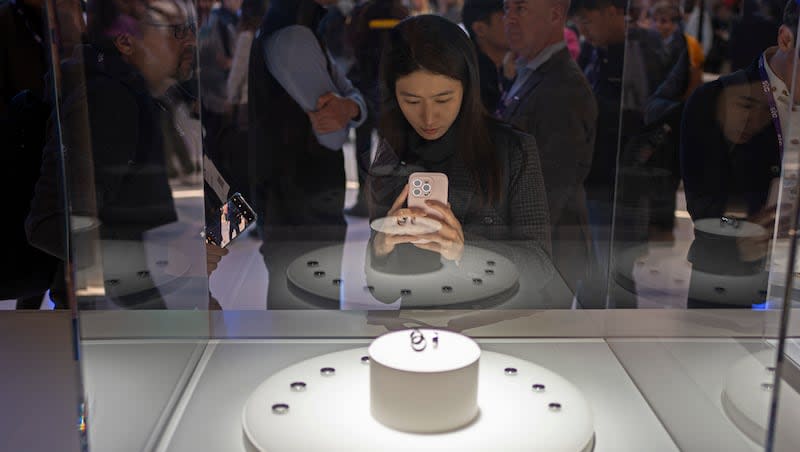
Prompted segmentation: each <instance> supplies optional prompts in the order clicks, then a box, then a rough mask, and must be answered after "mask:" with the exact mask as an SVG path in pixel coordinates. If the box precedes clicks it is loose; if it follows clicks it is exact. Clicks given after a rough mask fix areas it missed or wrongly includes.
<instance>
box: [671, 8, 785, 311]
mask: <svg viewBox="0 0 800 452" xmlns="http://www.w3.org/2000/svg"><path fill="white" fill-rule="evenodd" d="M797 23H798V5H797V3H796V2H795V1H794V0H789V1H788V2H787V3H786V7H785V10H784V14H783V20H782V25H781V26H780V28H779V30H778V33H777V46H771V47H769V48H767V49H765V50H764V49H762V52H761V53H760V54H759V55H758V56H757V57H756V58H754V60H753V61H752V62H751V64H750V65H749V66H748V67H747V68H745V69H740V70H738V71H736V72H733V73H731V74H728V75H725V76H723V77H721V78H719V79H717V80H714V81H712V82H709V83H706V84H705V85H703V86H701V87H700V88H698V89H697V90H696V91H695V92H694V94H692V96H691V97H690V98H689V101H688V103H687V104H686V108H685V112H684V117H683V123H682V132H681V175H682V177H683V184H684V189H685V193H686V206H687V210H688V211H689V214H690V215H691V217H692V220H693V221H694V223H695V234H694V236H695V238H694V242H693V243H692V247H691V248H690V250H689V256H688V260H689V261H690V262H692V272H693V273H692V282H691V284H690V292H689V307H702V308H709V307H740V308H742V307H743V308H750V307H751V306H752V305H753V304H759V303H763V301H764V299H765V295H764V294H766V290H767V285H768V274H767V271H768V269H769V268H770V267H769V265H768V264H767V260H766V258H767V255H768V253H769V250H770V241H771V239H772V236H773V233H775V225H776V215H777V214H778V213H779V209H778V206H777V201H778V196H779V193H778V192H779V191H780V183H779V181H780V177H781V168H782V163H783V152H784V149H786V145H785V143H786V142H787V140H791V141H794V138H793V137H794V136H795V134H796V131H795V130H794V127H793V125H792V124H791V122H792V120H791V116H792V115H793V113H792V111H793V110H794V108H795V106H796V105H797V104H798V103H799V102H800V95H798V94H797V93H796V92H795V93H792V92H791V88H790V87H791V86H792V84H793V81H794V80H795V79H796V78H797V76H798V71H796V69H795V67H794V66H795V64H796V62H795V53H796V47H795V46H796V45H797V40H796V30H797ZM789 134H791V135H789ZM784 202H787V201H784ZM787 220H788V218H786V217H785V216H784V217H783V218H781V225H780V228H779V229H778V231H777V236H778V237H779V238H785V237H787V235H786V233H787V225H788V224H787ZM747 230H750V231H758V232H756V233H755V234H752V233H751V234H747V233H746V231H747ZM731 237H734V238H735V239H731ZM700 272H702V275H703V276H704V280H703V281H702V282H701V281H700V280H698V279H697V278H696V276H698V275H700ZM720 276H721V277H720ZM731 276H734V277H737V290H736V292H735V293H733V291H727V292H726V289H725V286H726V284H727V283H728V282H729V281H730V277H731ZM710 277H719V283H716V281H713V280H712V283H711V287H714V286H718V287H720V288H721V290H720V291H719V294H720V295H722V297H720V296H716V297H709V296H707V292H704V291H703V290H702V287H709V281H708V279H709V278H710ZM696 282H697V284H696ZM695 288H697V290H695Z"/></svg>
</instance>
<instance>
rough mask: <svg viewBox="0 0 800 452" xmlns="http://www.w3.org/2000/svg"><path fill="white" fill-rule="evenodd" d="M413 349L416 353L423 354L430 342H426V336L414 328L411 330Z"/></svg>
mask: <svg viewBox="0 0 800 452" xmlns="http://www.w3.org/2000/svg"><path fill="white" fill-rule="evenodd" d="M410 336H411V348H412V349H414V351H415V352H421V351H423V350H425V347H427V346H428V341H427V340H425V335H423V334H422V331H420V330H418V329H416V328H414V329H413V330H411V335H410Z"/></svg>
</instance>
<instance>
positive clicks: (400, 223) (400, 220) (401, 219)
mask: <svg viewBox="0 0 800 452" xmlns="http://www.w3.org/2000/svg"><path fill="white" fill-rule="evenodd" d="M406 223H408V217H397V225H398V226H405V225H406Z"/></svg>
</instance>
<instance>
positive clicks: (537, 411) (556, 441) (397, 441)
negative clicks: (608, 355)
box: [242, 348, 594, 452]
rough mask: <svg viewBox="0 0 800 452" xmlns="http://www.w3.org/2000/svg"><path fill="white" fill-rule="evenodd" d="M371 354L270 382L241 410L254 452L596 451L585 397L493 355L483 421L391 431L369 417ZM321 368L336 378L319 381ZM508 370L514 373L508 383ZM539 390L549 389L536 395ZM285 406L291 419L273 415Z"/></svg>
mask: <svg viewBox="0 0 800 452" xmlns="http://www.w3.org/2000/svg"><path fill="white" fill-rule="evenodd" d="M366 354H367V349H365V348H358V349H353V350H347V351H343V352H336V353H331V354H328V355H323V356H319V357H316V358H312V359H309V360H306V361H303V362H300V363H298V364H295V365H293V366H290V367H288V368H286V369H284V370H282V371H280V372H278V373H276V374H274V375H272V376H271V377H269V378H268V379H267V380H266V381H264V383H262V384H261V385H260V386H259V387H258V388H257V389H256V390H255V392H254V393H253V394H252V396H251V397H250V399H249V400H248V402H247V403H246V405H245V407H244V412H243V415H242V422H243V426H244V431H245V433H246V435H247V437H248V439H249V440H250V441H251V443H252V445H253V446H254V447H255V448H256V449H257V450H259V451H271V452H276V451H285V450H299V449H302V450H307V451H323V450H330V449H331V448H336V449H338V450H348V451H356V450H358V451H379V450H406V451H407V450H459V451H487V450H503V451H508V450H526V451H570V452H572V451H576V452H577V451H589V450H592V447H593V443H594V440H593V435H594V426H593V417H592V413H591V409H590V407H589V403H588V402H587V401H586V399H585V398H584V397H583V395H582V394H581V392H580V391H579V390H578V389H577V388H576V387H575V386H573V385H572V384H571V383H569V382H568V381H567V380H565V379H564V378H563V377H561V376H559V375H557V374H556V373H554V372H552V371H549V370H547V369H545V368H543V367H541V366H538V365H535V364H533V363H530V362H527V361H524V360H521V359H519V358H514V357H512V356H508V355H502V354H499V353H494V352H484V353H483V355H482V357H481V365H480V390H479V396H478V404H479V406H480V415H479V417H478V418H476V420H475V421H473V422H472V423H471V424H469V425H468V426H466V427H464V428H462V429H459V430H455V431H451V432H447V433H441V434H413V433H406V432H401V431H398V430H393V429H391V428H388V427H386V426H384V425H383V424H381V423H379V422H378V421H376V420H375V419H374V418H373V417H372V416H371V415H370V412H369V411H370V410H369V365H366V364H364V363H362V360H361V358H362V356H366ZM323 368H334V369H335V373H334V374H333V375H322V374H321V372H320V369H323ZM507 368H508V369H510V368H514V369H516V373H515V374H513V375H509V373H510V372H506V369H507ZM297 382H303V383H305V386H304V390H302V391H295V390H293V389H292V388H291V384H292V383H297ZM534 384H542V385H544V386H545V389H544V390H543V391H534V390H533V389H532V385H534ZM554 403H557V404H560V408H559V409H556V408H555V405H552V404H554ZM282 404H285V405H287V406H288V411H286V412H283V410H279V413H281V414H276V413H275V412H273V407H274V406H276V405H278V406H281V407H282V406H283V405H282ZM321 417H324V420H322V419H321ZM344 432H347V433H346V434H343V433H344Z"/></svg>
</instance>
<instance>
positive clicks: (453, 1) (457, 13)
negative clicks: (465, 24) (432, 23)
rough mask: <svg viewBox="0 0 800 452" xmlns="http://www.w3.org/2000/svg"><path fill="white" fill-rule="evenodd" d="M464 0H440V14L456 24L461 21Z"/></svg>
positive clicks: (438, 8)
mask: <svg viewBox="0 0 800 452" xmlns="http://www.w3.org/2000/svg"><path fill="white" fill-rule="evenodd" d="M463 6H464V0H439V1H438V4H437V11H438V14H439V15H441V16H442V17H444V18H445V19H447V20H449V21H450V22H453V23H454V24H459V23H461V9H462V8H463Z"/></svg>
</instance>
